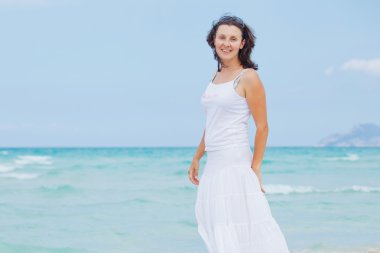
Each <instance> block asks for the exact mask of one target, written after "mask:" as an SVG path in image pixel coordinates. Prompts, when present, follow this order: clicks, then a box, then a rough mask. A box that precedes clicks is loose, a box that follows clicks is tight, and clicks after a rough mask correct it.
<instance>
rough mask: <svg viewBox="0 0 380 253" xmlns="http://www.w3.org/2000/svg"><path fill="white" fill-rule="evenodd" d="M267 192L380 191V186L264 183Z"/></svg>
mask: <svg viewBox="0 0 380 253" xmlns="http://www.w3.org/2000/svg"><path fill="white" fill-rule="evenodd" d="M264 189H265V192H266V193H267V194H305V193H346V192H352V193H354V192H356V193H380V187H372V186H363V185H353V186H351V187H340V188H335V189H327V190H323V189H318V188H315V187H312V186H291V185H264Z"/></svg>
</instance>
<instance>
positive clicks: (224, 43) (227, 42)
mask: <svg viewBox="0 0 380 253" xmlns="http://www.w3.org/2000/svg"><path fill="white" fill-rule="evenodd" d="M223 46H226V47H227V46H231V42H230V41H224V42H223Z"/></svg>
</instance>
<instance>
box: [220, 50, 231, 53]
mask: <svg viewBox="0 0 380 253" xmlns="http://www.w3.org/2000/svg"><path fill="white" fill-rule="evenodd" d="M220 51H222V53H223V54H229V53H231V50H228V52H225V51H223V50H222V49H221V50H220Z"/></svg>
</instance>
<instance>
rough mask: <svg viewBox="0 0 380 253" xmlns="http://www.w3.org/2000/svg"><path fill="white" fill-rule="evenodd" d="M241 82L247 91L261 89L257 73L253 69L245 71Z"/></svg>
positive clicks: (261, 85)
mask: <svg viewBox="0 0 380 253" xmlns="http://www.w3.org/2000/svg"><path fill="white" fill-rule="evenodd" d="M241 82H242V83H244V87H245V88H246V89H249V90H256V89H263V88H264V87H263V84H262V82H261V79H260V76H259V73H257V71H256V70H254V69H253V68H249V69H247V70H246V71H245V73H244V75H243V76H242V78H241Z"/></svg>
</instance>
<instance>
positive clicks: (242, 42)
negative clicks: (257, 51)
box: [240, 39, 245, 49]
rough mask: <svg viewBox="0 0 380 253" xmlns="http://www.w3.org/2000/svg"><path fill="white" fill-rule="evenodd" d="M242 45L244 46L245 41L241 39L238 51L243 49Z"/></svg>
mask: <svg viewBox="0 0 380 253" xmlns="http://www.w3.org/2000/svg"><path fill="white" fill-rule="evenodd" d="M244 45H245V39H243V40H242V41H241V44H240V49H242V48H243V47H244Z"/></svg>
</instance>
